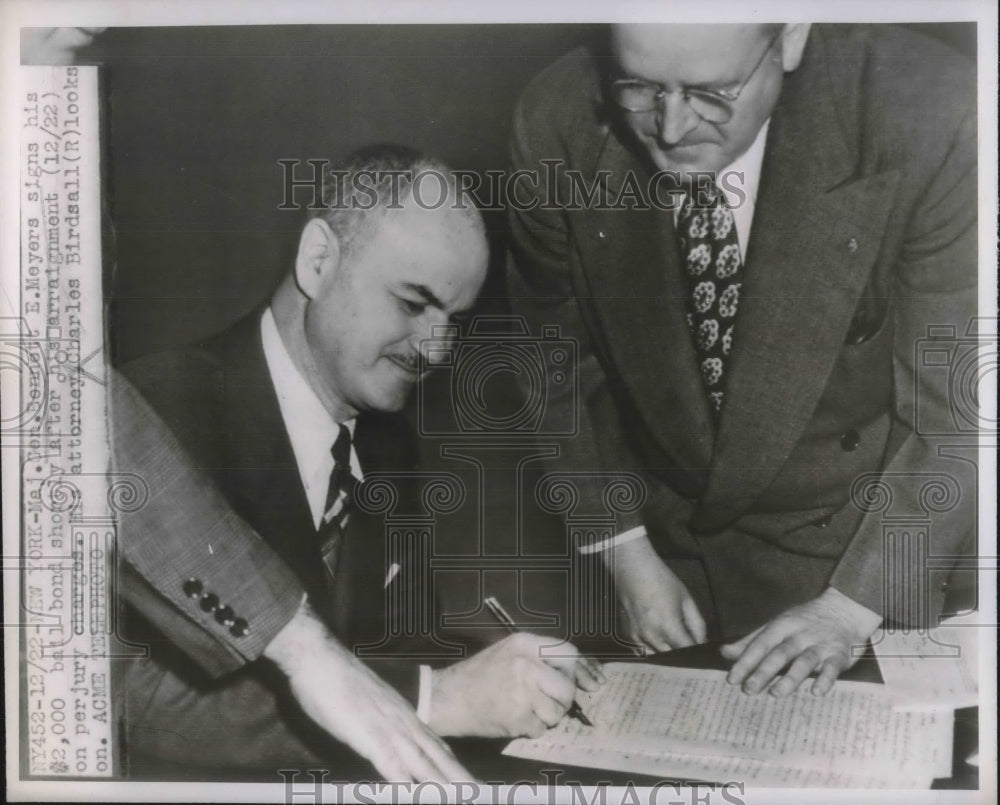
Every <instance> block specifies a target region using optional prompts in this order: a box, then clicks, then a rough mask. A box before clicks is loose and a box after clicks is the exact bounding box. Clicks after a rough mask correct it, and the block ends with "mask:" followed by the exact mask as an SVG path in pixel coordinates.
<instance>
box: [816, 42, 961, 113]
mask: <svg viewBox="0 0 1000 805" xmlns="http://www.w3.org/2000/svg"><path fill="white" fill-rule="evenodd" d="M817 29H818V34H819V36H820V37H821V38H822V40H823V44H824V48H825V51H826V57H827V59H828V60H829V64H830V70H831V75H832V76H833V77H834V81H835V82H837V83H840V84H841V88H842V89H843V88H844V87H843V84H844V83H845V82H848V83H850V84H851V85H853V86H852V87H850V89H853V90H854V91H856V92H857V93H858V94H859V95H861V96H863V97H864V98H865V100H866V106H867V108H868V110H869V111H871V112H877V111H879V110H884V111H885V112H886V113H887V114H898V113H900V112H901V111H903V112H910V113H911V114H913V115H917V114H919V115H920V116H921V117H922V119H923V120H924V121H926V122H927V123H930V122H931V121H935V120H938V119H939V118H940V117H941V116H942V115H951V114H962V113H963V112H966V111H968V110H969V109H972V108H974V106H975V91H976V71H975V65H973V64H972V62H970V61H969V60H968V59H967V58H965V56H963V55H962V54H961V53H959V52H958V51H957V50H955V49H954V48H952V47H949V46H948V45H946V44H944V43H943V42H939V41H938V40H936V39H934V38H932V37H930V36H926V35H924V34H922V33H919V32H917V31H913V30H910V29H907V28H901V27H899V26H896V25H820V26H817Z"/></svg>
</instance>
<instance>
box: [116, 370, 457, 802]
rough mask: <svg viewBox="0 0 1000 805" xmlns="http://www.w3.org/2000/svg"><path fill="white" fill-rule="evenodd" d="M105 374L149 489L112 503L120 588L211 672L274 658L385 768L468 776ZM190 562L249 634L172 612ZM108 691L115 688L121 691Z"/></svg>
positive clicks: (328, 722) (167, 435)
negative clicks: (208, 561) (135, 499)
mask: <svg viewBox="0 0 1000 805" xmlns="http://www.w3.org/2000/svg"><path fill="white" fill-rule="evenodd" d="M109 376H110V394H109V399H108V403H109V408H110V411H111V412H112V416H111V417H110V419H111V425H112V428H113V430H112V433H113V438H112V440H111V444H112V448H113V462H114V466H115V471H116V472H119V473H131V474H134V475H138V476H139V477H140V478H142V479H143V481H144V482H145V484H146V488H147V489H148V494H149V496H148V498H147V500H146V501H145V504H144V505H143V506H140V507H138V508H136V509H135V510H134V511H125V512H123V513H121V514H120V517H121V520H120V527H121V534H122V537H123V538H122V540H121V542H120V543H119V551H120V553H119V557H120V560H121V575H120V579H121V581H122V588H121V590H122V594H123V596H124V598H125V600H126V601H128V602H129V603H130V604H131V605H132V606H134V607H136V608H138V609H140V610H142V611H143V612H145V613H147V614H148V615H149V616H150V618H151V619H152V620H153V621H154V622H155V623H156V625H157V628H158V629H159V631H160V632H161V633H163V634H164V635H166V636H168V637H169V639H170V640H171V642H172V643H174V644H176V645H178V646H180V647H182V648H183V649H184V650H185V651H186V652H187V654H188V656H189V657H190V658H191V659H193V660H195V661H196V662H198V663H199V664H200V665H201V666H202V667H203V668H204V669H205V670H207V671H208V672H209V673H212V672H213V671H218V672H219V673H224V672H225V670H226V669H230V670H235V669H237V668H240V667H242V666H244V665H246V664H247V663H251V662H254V661H256V660H258V659H260V658H261V657H265V658H267V659H269V660H271V661H273V662H274V663H275V664H276V665H277V666H278V668H280V669H281V670H282V671H283V672H284V673H285V674H286V675H287V676H288V684H289V687H290V689H291V692H292V694H293V696H294V697H295V700H296V701H297V702H298V703H299V705H300V706H301V707H302V708H303V710H304V712H305V713H306V714H307V715H308V716H310V718H312V719H313V720H314V721H316V723H317V724H318V725H319V726H321V727H322V728H323V729H324V730H326V731H327V732H329V733H330V734H331V735H333V736H334V737H335V738H337V739H338V740H340V741H343V742H344V743H346V744H347V745H348V746H350V747H351V748H352V749H354V750H355V751H357V752H358V753H359V754H360V755H362V756H363V757H365V758H366V759H368V760H369V761H371V763H372V765H374V766H375V769H376V771H377V772H378V773H380V774H382V775H384V776H385V777H386V779H389V780H402V781H407V780H411V781H415V782H420V781H423V780H431V779H434V780H439V779H451V780H461V779H467V778H468V777H469V776H470V775H469V774H468V772H466V771H465V770H464V769H463V768H462V767H461V766H460V765H459V764H458V762H457V761H456V760H455V758H454V756H453V755H452V754H451V751H450V750H449V749H448V747H447V746H446V745H445V744H444V743H443V742H442V741H441V739H440V738H439V737H438V736H437V735H435V734H434V733H433V732H431V731H430V729H429V728H428V727H427V726H426V725H425V724H423V723H422V722H421V721H420V720H419V719H418V718H417V714H416V712H414V710H413V708H412V707H411V706H410V704H409V703H408V702H407V701H406V700H405V699H403V697H402V696H400V695H399V693H398V692H397V691H396V690H394V689H393V688H392V687H390V686H389V685H388V684H387V683H386V682H385V681H383V680H382V679H381V678H380V677H378V676H377V675H376V674H375V673H374V672H373V671H372V670H371V669H370V668H368V667H367V666H366V665H364V664H362V663H361V662H360V661H359V660H358V659H357V658H356V657H355V656H354V655H353V654H352V653H351V652H350V651H348V650H347V648H345V647H344V646H343V645H342V644H341V643H340V642H339V641H338V640H337V639H336V638H334V637H333V636H332V635H330V634H329V632H328V630H327V629H326V628H325V627H324V626H323V624H322V622H320V620H319V619H318V618H317V617H316V616H315V614H314V613H312V611H311V608H310V607H309V606H308V602H307V601H306V599H305V597H304V591H303V589H302V584H301V583H300V582H299V580H298V578H297V577H296V576H295V574H294V573H293V572H292V571H291V569H290V568H289V567H288V566H287V565H286V564H285V563H284V562H283V561H282V560H281V558H280V557H279V556H278V555H277V554H276V553H275V552H274V550H273V549H272V548H271V547H270V546H269V545H268V544H267V543H266V542H264V541H263V540H262V539H261V538H260V536H259V535H258V534H257V533H255V532H254V531H253V529H251V528H250V527H249V526H248V525H247V524H246V523H245V522H243V521H242V520H240V519H239V518H238V517H236V515H235V514H233V512H232V510H231V509H230V507H229V505H228V504H227V503H226V502H225V500H223V499H222V497H221V495H219V493H218V492H217V491H216V490H215V488H214V487H213V486H212V484H211V482H210V481H209V480H208V479H207V478H205V477H204V476H203V475H201V474H200V473H199V472H198V471H197V470H196V469H195V468H194V467H193V466H191V462H190V460H189V458H188V456H187V454H185V453H184V451H183V450H182V448H181V447H180V445H179V444H178V443H177V440H176V439H175V438H174V436H173V434H172V433H171V432H170V431H169V430H168V429H167V427H166V426H165V425H164V424H163V422H162V420H160V419H159V417H157V416H156V414H155V413H154V412H153V411H152V410H151V409H150V408H149V405H148V404H147V403H146V402H145V400H143V399H142V397H141V396H140V395H139V394H138V393H137V392H136V391H135V389H134V388H132V386H131V385H130V384H129V382H128V381H127V380H125V378H123V377H121V376H119V375H118V374H117V373H115V372H114V371H113V370H112V371H111V372H110V373H109ZM178 501H183V505H178ZM202 539H208V540H209V541H210V542H212V544H213V546H214V547H215V550H214V552H213V557H214V556H219V557H220V559H219V567H221V566H223V565H224V566H225V569H226V572H219V571H217V570H216V569H215V567H212V566H206V565H205V562H204V561H203V559H202V558H201V557H200V556H198V553H197V547H196V546H197V545H198V544H199V541H200V540H202ZM193 546H194V550H192V547H193ZM223 557H225V558H223ZM195 573H197V574H203V575H205V576H210V577H211V578H212V580H213V581H212V583H213V586H214V588H215V590H216V592H217V593H218V594H219V596H220V597H221V598H222V599H224V600H225V601H227V602H229V605H230V606H231V607H232V608H233V609H234V610H235V611H238V612H240V613H242V614H243V615H244V617H245V618H246V620H247V621H248V622H252V623H253V630H252V635H253V637H252V638H251V639H250V640H249V641H248V640H246V639H245V637H246V636H243V637H238V636H236V635H234V634H232V632H231V630H230V629H228V628H225V626H224V625H223V624H220V623H219V622H218V621H217V620H216V619H215V618H214V617H213V616H212V613H206V612H204V611H203V610H201V609H199V610H197V611H196V613H195V614H196V615H199V616H201V617H200V618H197V619H191V618H190V617H188V616H185V615H183V614H181V611H182V610H183V609H184V608H185V606H186V604H187V601H186V600H185V599H186V596H185V595H184V593H183V585H184V582H185V581H186V580H187V579H189V578H190V577H191V575H192V574H195ZM116 693H117V694H119V700H120V698H122V697H121V693H122V691H120V690H116ZM123 776H125V775H123Z"/></svg>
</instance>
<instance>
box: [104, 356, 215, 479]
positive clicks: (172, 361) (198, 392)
mask: <svg viewBox="0 0 1000 805" xmlns="http://www.w3.org/2000/svg"><path fill="white" fill-rule="evenodd" d="M119 371H120V372H121V373H122V374H123V375H125V377H127V378H128V380H129V381H130V382H131V383H132V385H133V386H135V388H136V389H137V390H138V391H139V393H140V394H142V396H143V397H144V398H145V399H146V401H147V402H148V403H149V404H150V405H151V406H152V407H153V409H154V410H155V411H156V413H157V414H158V415H159V416H160V418H161V419H163V421H164V422H165V423H166V425H167V426H168V427H169V428H170V429H171V430H172V431H173V432H174V435H175V436H177V438H178V439H179V440H180V442H181V443H182V444H183V445H184V446H185V448H186V449H187V450H189V451H190V452H191V453H193V454H194V455H195V456H196V458H199V459H201V461H199V463H202V464H205V463H210V462H211V461H212V457H213V456H214V454H215V453H216V452H217V450H218V449H221V448H220V447H219V445H220V444H221V441H220V439H221V435H222V431H223V407H224V391H225V382H226V380H225V372H224V369H223V366H222V363H221V362H220V360H219V359H218V357H217V356H215V355H214V354H213V353H211V352H209V351H208V350H205V349H203V348H200V347H191V348H185V349H176V350H168V351H164V352H156V353H152V354H150V355H144V356H142V357H139V358H136V359H134V360H131V361H128V362H126V363H124V364H122V365H121V366H120V367H119Z"/></svg>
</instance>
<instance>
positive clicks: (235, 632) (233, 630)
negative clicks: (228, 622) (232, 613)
mask: <svg viewBox="0 0 1000 805" xmlns="http://www.w3.org/2000/svg"><path fill="white" fill-rule="evenodd" d="M249 632H250V624H249V623H247V622H246V620H244V619H243V618H237V619H236V620H234V621H233V625H232V626H230V627H229V633H230V634H231V635H232V636H233V637H245V636H246V635H247V634H248V633H249Z"/></svg>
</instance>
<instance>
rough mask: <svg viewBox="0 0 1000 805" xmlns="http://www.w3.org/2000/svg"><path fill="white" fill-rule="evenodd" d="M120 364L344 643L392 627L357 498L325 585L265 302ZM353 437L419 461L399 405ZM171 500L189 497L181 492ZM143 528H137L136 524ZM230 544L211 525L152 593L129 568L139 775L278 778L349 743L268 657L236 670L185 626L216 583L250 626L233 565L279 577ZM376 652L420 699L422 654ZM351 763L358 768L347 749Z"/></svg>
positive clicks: (370, 461) (387, 462)
mask: <svg viewBox="0 0 1000 805" xmlns="http://www.w3.org/2000/svg"><path fill="white" fill-rule="evenodd" d="M122 371H123V373H124V374H125V375H126V376H127V377H128V378H129V380H131V382H132V383H133V384H134V385H135V387H136V388H137V389H138V390H139V391H140V392H141V393H142V395H143V396H144V397H145V398H146V400H147V401H148V402H149V403H150V405H151V406H152V407H153V409H154V410H155V411H156V412H157V414H158V415H159V416H160V417H162V419H163V421H164V422H165V423H166V424H167V426H168V427H169V428H170V429H171V430H172V431H173V433H174V434H175V435H176V437H177V439H178V440H179V442H180V443H181V445H183V447H184V448H185V449H186V450H187V452H188V454H189V456H190V457H191V459H192V460H193V463H194V465H195V466H196V467H197V468H198V469H199V470H200V471H201V472H203V473H205V475H207V477H208V478H209V479H210V480H211V481H212V482H214V483H215V485H216V486H217V487H218V489H219V490H220V491H221V493H222V496H223V498H224V499H225V501H226V503H227V504H228V505H229V506H231V507H232V511H233V513H234V514H235V515H237V516H238V517H240V518H242V519H243V520H245V521H246V523H247V524H249V525H250V526H251V527H252V528H253V529H255V530H256V531H257V532H258V533H259V534H260V535H261V537H262V538H263V540H265V541H266V542H267V543H268V546H269V547H270V549H271V550H272V551H273V553H274V554H275V555H276V557H277V558H278V559H280V560H281V561H282V562H283V563H284V564H285V565H286V566H287V568H290V569H291V570H292V571H293V573H294V577H295V579H296V580H297V581H298V583H299V584H300V585H301V587H300V588H299V589H302V590H305V591H307V592H308V593H309V596H310V600H311V601H312V602H313V604H314V606H315V607H316V608H317V610H318V611H319V612H320V614H321V615H322V616H323V617H324V619H325V620H326V622H327V624H328V626H329V627H330V628H331V629H333V631H334V632H335V633H336V634H337V636H338V637H340V638H341V639H342V640H343V641H344V642H345V643H346V644H348V645H358V644H369V643H377V642H379V641H380V639H381V638H382V637H383V636H384V634H385V630H386V602H387V598H386V596H385V593H384V591H383V582H384V579H385V574H386V570H387V567H388V562H387V561H386V541H385V538H384V533H383V523H382V521H381V518H377V517H374V516H372V515H368V514H365V513H363V512H361V511H358V510H356V511H354V512H353V513H352V517H351V522H350V524H349V527H348V535H347V539H346V540H345V544H344V550H343V554H342V556H341V560H340V564H339V567H338V583H337V585H336V591H335V593H333V594H332V595H331V594H330V593H329V592H328V589H327V586H326V582H325V578H324V575H323V565H322V561H321V559H320V555H319V547H318V545H319V543H318V539H317V535H316V531H315V528H314V526H313V522H312V518H311V515H310V512H309V507H308V503H307V500H306V497H305V492H304V489H303V487H302V483H301V480H300V477H299V473H298V468H297V466H296V463H295V457H294V454H293V452H292V448H291V443H290V441H289V439H288V436H287V433H286V431H285V427H284V423H283V421H282V419H281V413H280V410H279V408H278V401H277V396H276V394H275V391H274V388H273V385H272V383H271V380H270V376H269V374H268V372H267V366H266V363H265V360H264V354H263V348H262V346H261V340H260V313H259V312H257V313H255V314H253V315H252V316H250V317H248V318H246V319H244V320H243V321H241V322H239V323H238V324H236V325H235V326H234V327H233V328H231V329H230V330H228V331H227V332H225V333H223V334H222V335H220V336H218V337H217V338H215V339H212V340H211V341H209V342H207V343H206V344H204V345H202V346H199V347H196V348H192V349H187V350H180V351H175V352H168V353H161V354H157V355H151V356H146V357H144V358H140V359H139V360H137V361H133V362H131V363H129V364H127V365H125V366H124V367H122ZM355 445H356V449H357V451H358V456H359V460H360V462H361V465H362V468H363V469H364V470H365V471H366V472H369V473H370V472H372V471H373V470H379V471H381V470H404V469H406V468H409V467H411V466H412V457H413V455H414V452H413V450H412V444H411V441H410V437H409V431H408V430H407V429H406V427H405V425H404V424H403V423H402V421H401V420H400V419H398V418H397V417H393V416H383V415H367V414H366V415H362V416H360V417H359V419H358V423H357V427H356V431H355ZM402 496H403V497H404V498H405V496H406V492H405V490H404V491H403V492H402ZM174 504H175V506H176V507H178V508H183V507H185V506H186V501H185V500H176V501H174ZM136 538H138V539H142V537H141V535H140V536H137V537H136ZM234 544H235V543H234V542H233V541H229V542H228V544H227V543H226V542H224V543H223V544H221V545H220V544H218V543H217V544H213V543H212V541H211V536H210V533H209V532H206V533H205V535H204V538H203V539H200V540H199V539H194V540H192V541H191V542H190V543H189V546H188V550H187V551H186V553H187V554H197V555H196V556H189V560H190V561H189V569H188V571H187V572H188V573H190V576H189V577H188V578H185V579H175V583H176V582H179V589H178V590H171V591H169V599H168V600H163V598H162V596H160V597H159V598H158V597H157V596H156V595H152V594H150V591H149V587H150V585H149V584H148V583H147V584H143V583H142V582H143V579H134V580H133V581H134V582H135V583H134V584H133V585H132V588H131V592H130V594H129V600H130V602H131V603H132V604H133V607H134V609H135V610H138V612H141V613H144V615H145V617H133V618H132V623H131V636H132V637H133V639H137V640H142V641H146V642H149V643H150V644H151V645H152V659H151V660H150V661H144V662H137V663H134V664H133V667H132V669H131V670H130V676H129V680H128V700H127V714H126V722H127V730H128V731H127V735H126V743H127V748H128V755H129V759H130V762H131V763H132V765H133V769H134V770H135V771H136V773H137V774H138V775H140V776H141V775H143V774H144V773H146V772H145V770H148V773H150V774H156V773H157V771H156V770H157V769H160V768H165V765H164V764H165V763H171V764H178V765H186V766H188V767H189V768H191V769H194V768H202V769H212V770H214V771H215V772H218V773H222V772H224V771H225V770H234V771H238V770H246V771H248V772H258V773H260V774H261V775H262V778H263V779H274V780H277V779H278V778H277V777H276V776H275V774H276V770H277V769H278V768H279V767H281V766H282V765H287V764H289V763H291V764H298V767H302V764H303V763H312V764H314V765H317V764H318V765H317V767H326V768H330V767H331V765H330V764H331V763H336V762H337V759H338V758H342V757H343V756H344V755H345V752H344V749H343V747H342V746H340V745H339V744H337V743H336V742H334V741H333V740H331V739H329V738H328V737H326V736H324V735H322V734H321V732H320V730H318V729H317V728H316V727H315V726H314V725H313V724H312V723H311V722H310V721H309V719H308V718H306V717H305V716H304V715H303V714H302V713H301V712H300V711H299V710H298V708H297V706H296V705H295V704H294V702H293V701H292V700H291V699H290V697H289V696H288V693H287V690H286V689H285V685H284V681H283V680H282V679H281V678H280V674H277V673H275V672H274V669H270V668H269V667H267V666H266V665H265V664H261V663H253V664H249V665H245V666H242V667H238V668H237V669H236V670H232V668H233V663H228V664H227V663H225V662H217V661H216V660H215V659H214V654H213V652H211V651H209V652H207V653H206V652H205V650H204V645H203V643H204V641H203V640H202V641H201V642H198V640H199V639H198V638H197V637H196V636H193V635H192V634H189V632H190V631H191V630H187V629H184V628H183V626H179V623H178V620H177V618H176V611H177V609H178V608H180V609H181V610H182V613H183V614H184V615H185V616H186V620H188V621H191V620H194V622H195V627H196V628H195V629H194V632H198V631H201V632H208V633H209V634H211V632H212V627H211V626H207V625H206V624H204V623H203V621H204V620H208V619H212V615H211V612H210V611H206V609H205V607H203V604H205V597H206V596H209V595H211V596H215V599H211V600H212V603H217V604H218V605H229V606H231V607H232V609H233V615H235V616H236V617H239V618H242V619H243V620H244V621H246V622H247V626H248V627H249V629H250V632H249V634H253V629H254V626H255V624H254V622H253V619H252V618H251V617H249V614H250V613H249V612H246V611H243V610H241V609H239V608H238V607H237V606H235V605H234V603H233V600H232V599H229V598H227V597H225V592H224V590H225V589H226V585H227V584H230V585H231V581H230V579H231V577H232V576H233V575H236V574H242V575H244V576H245V579H244V582H243V584H244V585H245V586H246V587H247V592H248V595H247V596H246V598H252V594H253V589H254V588H255V587H256V588H258V589H261V588H263V589H265V591H266V590H267V589H268V587H269V586H270V584H271V583H272V582H273V581H274V577H272V576H269V575H267V574H266V573H265V574H264V575H260V574H256V575H255V568H253V567H248V566H247V563H246V562H243V561H240V560H239V559H237V560H236V561H234V562H233V563H232V564H231V565H229V566H226V565H225V564H223V563H220V562H219V561H217V560H215V558H214V557H215V556H216V555H217V554H216V552H217V551H221V552H222V553H223V554H224V555H228V556H232V555H234V554H236V555H237V556H239V555H240V551H239V550H233V547H234ZM180 553H181V555H183V554H184V553H185V551H183V550H180ZM129 564H130V565H132V564H133V563H129ZM133 566H134V565H133ZM262 569H264V570H266V569H267V565H266V564H265V565H262ZM411 570H412V568H404V571H403V573H401V576H400V579H399V580H398V581H397V582H394V583H398V584H405V583H408V580H409V577H410V572H409V571H411ZM133 575H134V576H138V575H140V574H139V573H135V574H133ZM158 575H159V576H162V575H163V574H158V573H157V571H156V570H155V569H153V568H147V569H146V571H145V576H146V577H147V578H153V579H155V578H157V576H158ZM192 579H193V580H194V582H196V584H197V592H196V593H195V594H193V595H192V594H191V589H190V587H188V588H185V582H190V581H191V580H192ZM400 599H402V600H405V596H399V597H398V598H397V600H400ZM283 600H287V596H283ZM178 603H180V607H178ZM297 603H298V602H297V601H296V604H297ZM198 610H201V616H200V618H199V615H198V614H197V611H198ZM231 619H232V618H230V620H231ZM183 622H184V620H183V619H182V620H181V621H180V623H183ZM154 627H155V628H154ZM216 628H218V626H217V627H216ZM249 634H248V635H247V636H249ZM234 639H235V642H237V643H238V642H239V641H238V639H236V638H234V636H233V635H232V634H230V640H234ZM206 657H207V658H208V659H207V661H206V659H205V658H206ZM192 660H194V662H193V661H192ZM370 663H371V664H372V665H373V667H374V668H375V670H376V671H377V672H379V673H380V674H382V675H383V676H385V677H386V678H387V679H388V680H389V681H390V682H391V683H392V684H393V685H394V686H396V687H397V688H398V689H399V690H400V691H401V692H402V693H403V694H404V695H405V696H407V697H408V698H410V700H411V701H415V699H416V694H417V673H418V672H417V668H416V666H415V665H410V664H405V663H401V662H398V661H396V660H391V659H372V660H370ZM206 671H207V673H206ZM226 671H229V673H224V672H226ZM213 677H214V678H213ZM347 765H348V768H350V769H352V770H353V769H356V763H355V761H354V760H353V758H352V759H349V760H348V761H347ZM303 768H304V767H303ZM341 768H343V767H342V766H341Z"/></svg>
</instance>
